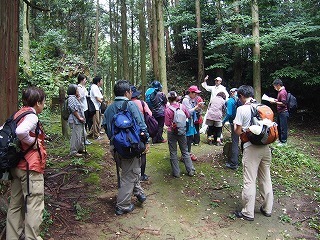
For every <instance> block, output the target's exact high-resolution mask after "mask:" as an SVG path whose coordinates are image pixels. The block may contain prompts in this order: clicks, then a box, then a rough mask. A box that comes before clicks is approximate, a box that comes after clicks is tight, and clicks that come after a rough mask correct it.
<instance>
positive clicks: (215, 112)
mask: <svg viewBox="0 0 320 240" xmlns="http://www.w3.org/2000/svg"><path fill="white" fill-rule="evenodd" d="M225 100H226V95H225V93H224V92H219V93H217V95H216V96H215V97H214V98H213V99H212V102H211V103H210V106H209V107H208V110H207V118H206V125H208V131H207V138H208V143H209V145H212V144H216V145H217V146H221V145H222V141H221V133H222V116H223V115H224V112H225Z"/></svg>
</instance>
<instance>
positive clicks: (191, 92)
mask: <svg viewBox="0 0 320 240" xmlns="http://www.w3.org/2000/svg"><path fill="white" fill-rule="evenodd" d="M199 93H201V91H200V90H199V89H198V87H197V86H195V85H192V86H191V87H189V89H188V95H189V97H190V98H191V99H194V98H195V97H196V96H197V94H199Z"/></svg>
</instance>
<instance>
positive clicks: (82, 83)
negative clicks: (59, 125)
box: [78, 74, 92, 145]
mask: <svg viewBox="0 0 320 240" xmlns="http://www.w3.org/2000/svg"><path fill="white" fill-rule="evenodd" d="M86 83H87V77H86V76H85V75H84V74H79V75H78V91H79V100H80V103H81V108H82V110H83V112H84V117H85V119H86V122H85V124H84V125H85V128H84V136H85V138H86V140H85V144H86V145H90V144H91V143H92V142H90V141H89V140H88V139H87V131H86V126H87V125H88V123H87V121H88V119H89V114H88V102H87V97H88V96H89V95H88V90H87V89H86Z"/></svg>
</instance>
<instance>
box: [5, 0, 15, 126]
mask: <svg viewBox="0 0 320 240" xmlns="http://www.w3.org/2000/svg"><path fill="white" fill-rule="evenodd" d="M18 44H19V0H1V3H0V85H1V88H0V98H1V99H0V101H1V103H2V104H0V112H1V114H0V124H3V123H4V121H5V120H6V119H7V118H8V117H9V116H10V115H11V114H13V113H14V112H15V111H17V109H18V59H19V45H18ZM8 100H10V101H8Z"/></svg>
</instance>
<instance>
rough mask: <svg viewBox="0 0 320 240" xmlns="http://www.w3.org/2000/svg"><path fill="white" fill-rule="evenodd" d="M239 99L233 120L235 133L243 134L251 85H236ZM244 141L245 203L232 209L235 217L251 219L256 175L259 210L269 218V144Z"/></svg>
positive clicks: (250, 95) (249, 114)
mask: <svg viewBox="0 0 320 240" xmlns="http://www.w3.org/2000/svg"><path fill="white" fill-rule="evenodd" d="M237 95H238V98H239V99H240V101H241V102H242V104H243V105H242V106H240V107H238V108H237V113H236V117H235V119H234V120H233V123H234V131H235V133H236V134H238V135H241V134H245V132H246V131H247V130H248V128H249V127H250V125H251V118H252V116H251V114H252V113H251V103H252V102H253V101H254V99H253V97H254V90H253V87H251V86H247V85H242V86H241V87H239V88H238V92H237ZM242 144H243V157H242V165H243V190H242V201H243V203H244V206H243V208H242V210H241V211H235V215H236V217H238V218H243V219H245V220H247V221H253V220H254V209H255V201H256V179H257V178H258V184H259V190H260V193H261V195H262V199H263V202H262V205H261V207H260V212H261V213H262V214H263V215H264V216H266V217H270V216H271V212H272V206H273V190H272V183H271V175H270V165H271V150H270V147H269V145H253V144H252V143H251V142H250V141H247V142H245V143H242Z"/></svg>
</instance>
